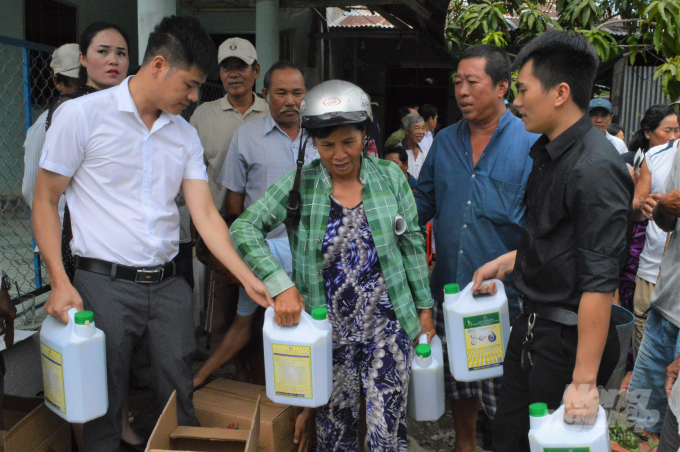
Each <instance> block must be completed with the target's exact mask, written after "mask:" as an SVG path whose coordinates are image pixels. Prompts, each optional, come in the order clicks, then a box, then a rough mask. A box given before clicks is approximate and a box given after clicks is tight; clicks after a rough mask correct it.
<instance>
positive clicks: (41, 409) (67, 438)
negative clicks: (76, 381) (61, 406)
mask: <svg viewBox="0 0 680 452" xmlns="http://www.w3.org/2000/svg"><path fill="white" fill-rule="evenodd" d="M2 425H3V430H0V451H2V452H71V424H69V423H68V422H66V421H65V420H63V419H62V418H60V417H59V416H57V415H56V414H54V413H53V412H52V411H50V409H49V408H47V407H46V406H45V403H44V402H43V399H40V398H28V397H18V396H12V395H6V396H5V399H4V402H3V406H2Z"/></svg>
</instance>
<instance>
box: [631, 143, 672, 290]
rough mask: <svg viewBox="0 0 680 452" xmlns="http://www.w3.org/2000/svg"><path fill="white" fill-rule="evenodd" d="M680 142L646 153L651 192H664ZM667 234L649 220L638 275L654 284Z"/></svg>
mask: <svg viewBox="0 0 680 452" xmlns="http://www.w3.org/2000/svg"><path fill="white" fill-rule="evenodd" d="M678 142H679V141H678V140H676V141H672V142H670V143H668V144H662V145H660V146H655V147H653V148H651V149H650V150H649V151H647V153H646V154H645V160H646V161H647V168H649V172H650V173H652V186H651V190H650V193H658V194H663V193H664V191H663V185H664V182H666V178H667V177H668V174H669V173H670V171H671V167H672V166H673V159H674V158H675V153H676V152H677V151H678ZM667 235H668V234H667V233H666V232H664V231H663V230H661V228H660V227H659V226H657V225H656V223H654V222H653V221H650V222H649V226H647V236H646V238H645V247H644V248H643V249H642V253H641V254H640V267H639V268H638V272H637V275H638V276H639V277H640V278H642V279H644V280H645V281H647V282H650V283H652V284H656V280H657V279H658V277H659V265H661V257H662V256H663V249H664V247H665V245H666V236H667Z"/></svg>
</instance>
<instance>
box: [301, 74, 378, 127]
mask: <svg viewBox="0 0 680 452" xmlns="http://www.w3.org/2000/svg"><path fill="white" fill-rule="evenodd" d="M300 119H301V121H302V127H304V128H306V129H316V128H320V127H328V126H337V125H343V124H357V123H361V122H364V121H366V120H367V119H368V120H371V121H373V112H372V111H371V101H370V99H369V98H368V95H367V94H366V93H365V92H364V90H362V89H361V88H359V87H358V86H356V85H355V84H353V83H350V82H346V81H344V80H328V81H327V82H323V83H321V84H319V85H317V86H315V87H314V88H312V89H311V90H309V92H308V93H307V94H306V95H305V98H304V99H303V100H302V104H300Z"/></svg>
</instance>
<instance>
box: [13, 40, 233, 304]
mask: <svg viewBox="0 0 680 452" xmlns="http://www.w3.org/2000/svg"><path fill="white" fill-rule="evenodd" d="M53 51H54V48H53V47H49V46H44V45H40V44H35V43H30V42H26V41H20V40H16V39H11V38H6V37H3V36H0V228H1V230H0V266H2V270H3V271H5V272H6V273H7V274H8V275H9V277H10V278H11V279H13V280H15V281H16V282H17V284H18V285H19V290H20V291H21V293H27V292H37V293H40V292H43V291H45V290H47V289H48V288H49V287H48V284H49V281H48V279H47V272H46V270H45V267H44V265H43V263H42V262H41V259H40V255H39V254H37V253H35V252H34V250H35V242H34V241H33V229H32V226H31V208H30V206H29V205H28V204H27V202H26V200H25V198H24V195H23V193H22V185H24V176H25V175H27V176H29V177H27V178H26V179H27V180H30V179H32V180H33V181H34V180H35V174H37V170H38V168H37V167H33V166H35V165H31V166H32V168H28V171H27V168H25V152H24V142H25V141H26V133H27V131H28V129H29V128H30V127H31V125H33V124H34V123H35V122H36V120H37V119H38V117H39V116H40V115H41V114H42V113H43V112H45V111H46V110H47V108H48V106H49V104H50V102H52V101H53V100H54V98H55V97H57V96H58V92H57V90H56V88H55V87H54V84H53V83H52V80H51V78H52V72H51V69H50V66H49V63H50V60H51V55H52V52H53ZM224 94H225V91H224V88H223V87H222V85H220V84H216V83H206V84H205V85H203V86H202V87H201V90H200V92H199V100H198V103H197V104H194V105H192V106H190V107H189V108H187V109H186V110H185V111H184V112H183V114H182V116H183V117H184V118H186V119H187V120H189V118H190V117H191V114H192V113H193V111H194V110H195V108H196V106H197V105H200V104H201V103H203V102H209V101H212V100H216V99H219V98H221V97H222V96H224ZM30 172H33V177H31V176H30V174H29V173H30ZM26 185H27V186H26V187H24V188H28V189H30V190H31V191H32V187H29V186H28V185H30V184H26ZM12 295H13V296H14V293H13V294H12Z"/></svg>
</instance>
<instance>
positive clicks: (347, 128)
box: [231, 80, 435, 452]
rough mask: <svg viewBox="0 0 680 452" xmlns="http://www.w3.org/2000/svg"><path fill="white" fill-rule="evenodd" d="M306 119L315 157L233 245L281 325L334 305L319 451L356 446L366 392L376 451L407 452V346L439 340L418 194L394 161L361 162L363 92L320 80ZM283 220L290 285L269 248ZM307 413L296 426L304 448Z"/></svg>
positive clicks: (253, 211) (260, 207)
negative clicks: (329, 388) (328, 392)
mask: <svg viewBox="0 0 680 452" xmlns="http://www.w3.org/2000/svg"><path fill="white" fill-rule="evenodd" d="M329 99H330V100H332V101H333V102H329ZM301 117H302V126H303V127H304V128H306V129H307V132H308V134H309V136H310V137H311V138H312V142H313V146H314V147H315V148H317V149H318V151H319V157H320V159H319V160H315V161H314V162H312V163H311V164H309V165H306V166H304V167H301V165H300V166H298V170H297V171H294V172H291V173H289V174H287V175H286V176H284V177H283V178H282V179H281V180H280V181H279V182H277V183H276V184H275V185H273V186H272V187H271V188H269V190H267V193H266V194H265V196H263V197H262V198H261V199H260V200H258V201H257V202H256V203H255V204H253V205H252V206H251V207H250V208H249V209H248V210H246V211H245V212H244V213H243V215H241V217H240V218H239V219H238V220H237V221H236V222H235V223H234V224H233V226H232V228H231V236H232V240H233V241H234V245H235V246H236V248H237V250H238V252H239V253H240V254H241V256H243V258H244V260H245V261H246V263H247V264H248V265H249V266H250V267H251V268H252V269H253V271H254V273H255V274H256V275H257V276H258V277H259V278H261V279H262V281H264V282H265V285H266V286H267V289H268V290H269V293H270V295H272V296H273V297H274V299H275V305H274V309H275V313H276V321H277V323H278V324H279V325H293V324H295V323H297V322H298V320H299V318H300V312H301V310H302V309H303V308H305V309H307V310H308V311H309V310H311V309H312V308H313V307H315V306H319V305H325V306H327V307H328V318H329V321H330V323H331V325H332V327H333V379H334V381H333V393H332V396H331V399H330V401H329V402H328V404H327V405H325V406H322V407H320V408H317V409H316V426H317V439H318V450H319V451H320V452H324V451H329V450H344V451H357V450H358V425H359V408H360V400H361V394H360V391H363V393H364V396H365V398H366V422H367V430H368V433H367V437H368V443H369V446H370V449H371V450H374V451H378V450H379V451H398V450H406V448H407V444H406V395H407V391H408V381H409V372H410V367H411V359H412V356H411V344H412V342H413V341H414V340H415V339H416V338H417V337H418V336H419V335H420V334H421V332H422V333H427V336H428V340H429V339H431V338H432V337H433V336H434V334H435V329H434V324H433V322H432V312H431V308H432V304H433V301H432V297H431V294H430V290H429V286H428V272H427V266H426V262H425V244H424V240H423V236H422V235H421V234H420V232H419V229H418V224H417V211H416V207H415V202H414V199H413V194H412V192H411V190H410V188H409V186H408V183H407V181H406V178H404V177H403V175H402V173H401V170H400V169H399V168H398V167H397V166H396V165H395V164H393V163H392V162H388V161H385V160H378V159H376V158H374V157H367V156H366V146H367V142H368V139H367V136H366V131H367V129H368V126H369V125H370V121H371V120H372V113H371V106H370V103H369V101H368V97H367V96H366V94H365V93H364V92H363V91H362V90H361V89H360V88H358V87H357V86H355V85H353V84H351V83H348V82H343V81H339V80H331V81H328V82H325V83H322V84H320V85H318V86H317V87H315V88H314V89H312V90H311V91H309V93H307V95H306V96H305V99H304V101H303V103H302V106H301ZM421 122H422V118H421ZM305 145H306V143H305ZM300 153H301V154H303V153H304V146H303V147H302V149H301V151H300ZM298 161H302V160H301V159H300V158H298ZM399 218H400V219H403V221H404V222H405V224H406V230H405V231H404V232H403V233H400V232H401V231H399V232H397V228H395V224H396V220H397V219H399ZM400 221H401V220H400ZM281 223H285V224H286V228H287V230H288V238H289V240H290V243H291V251H292V254H293V275H292V281H291V279H290V278H288V276H287V275H286V273H285V272H284V271H283V269H282V268H281V267H279V265H278V264H277V263H276V260H275V259H273V257H272V255H271V253H270V251H269V248H268V247H267V246H266V244H265V240H264V238H265V236H266V235H267V233H268V232H269V231H271V230H272V229H274V228H275V227H277V226H278V225H279V224H281ZM312 414H313V410H310V409H307V410H305V411H304V412H303V413H302V414H301V415H300V417H299V418H298V422H297V424H296V433H295V442H296V443H297V442H299V443H300V450H306V447H307V445H308V439H309V438H308V434H309V433H308V431H309V425H310V424H311V422H310V421H311V419H312Z"/></svg>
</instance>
